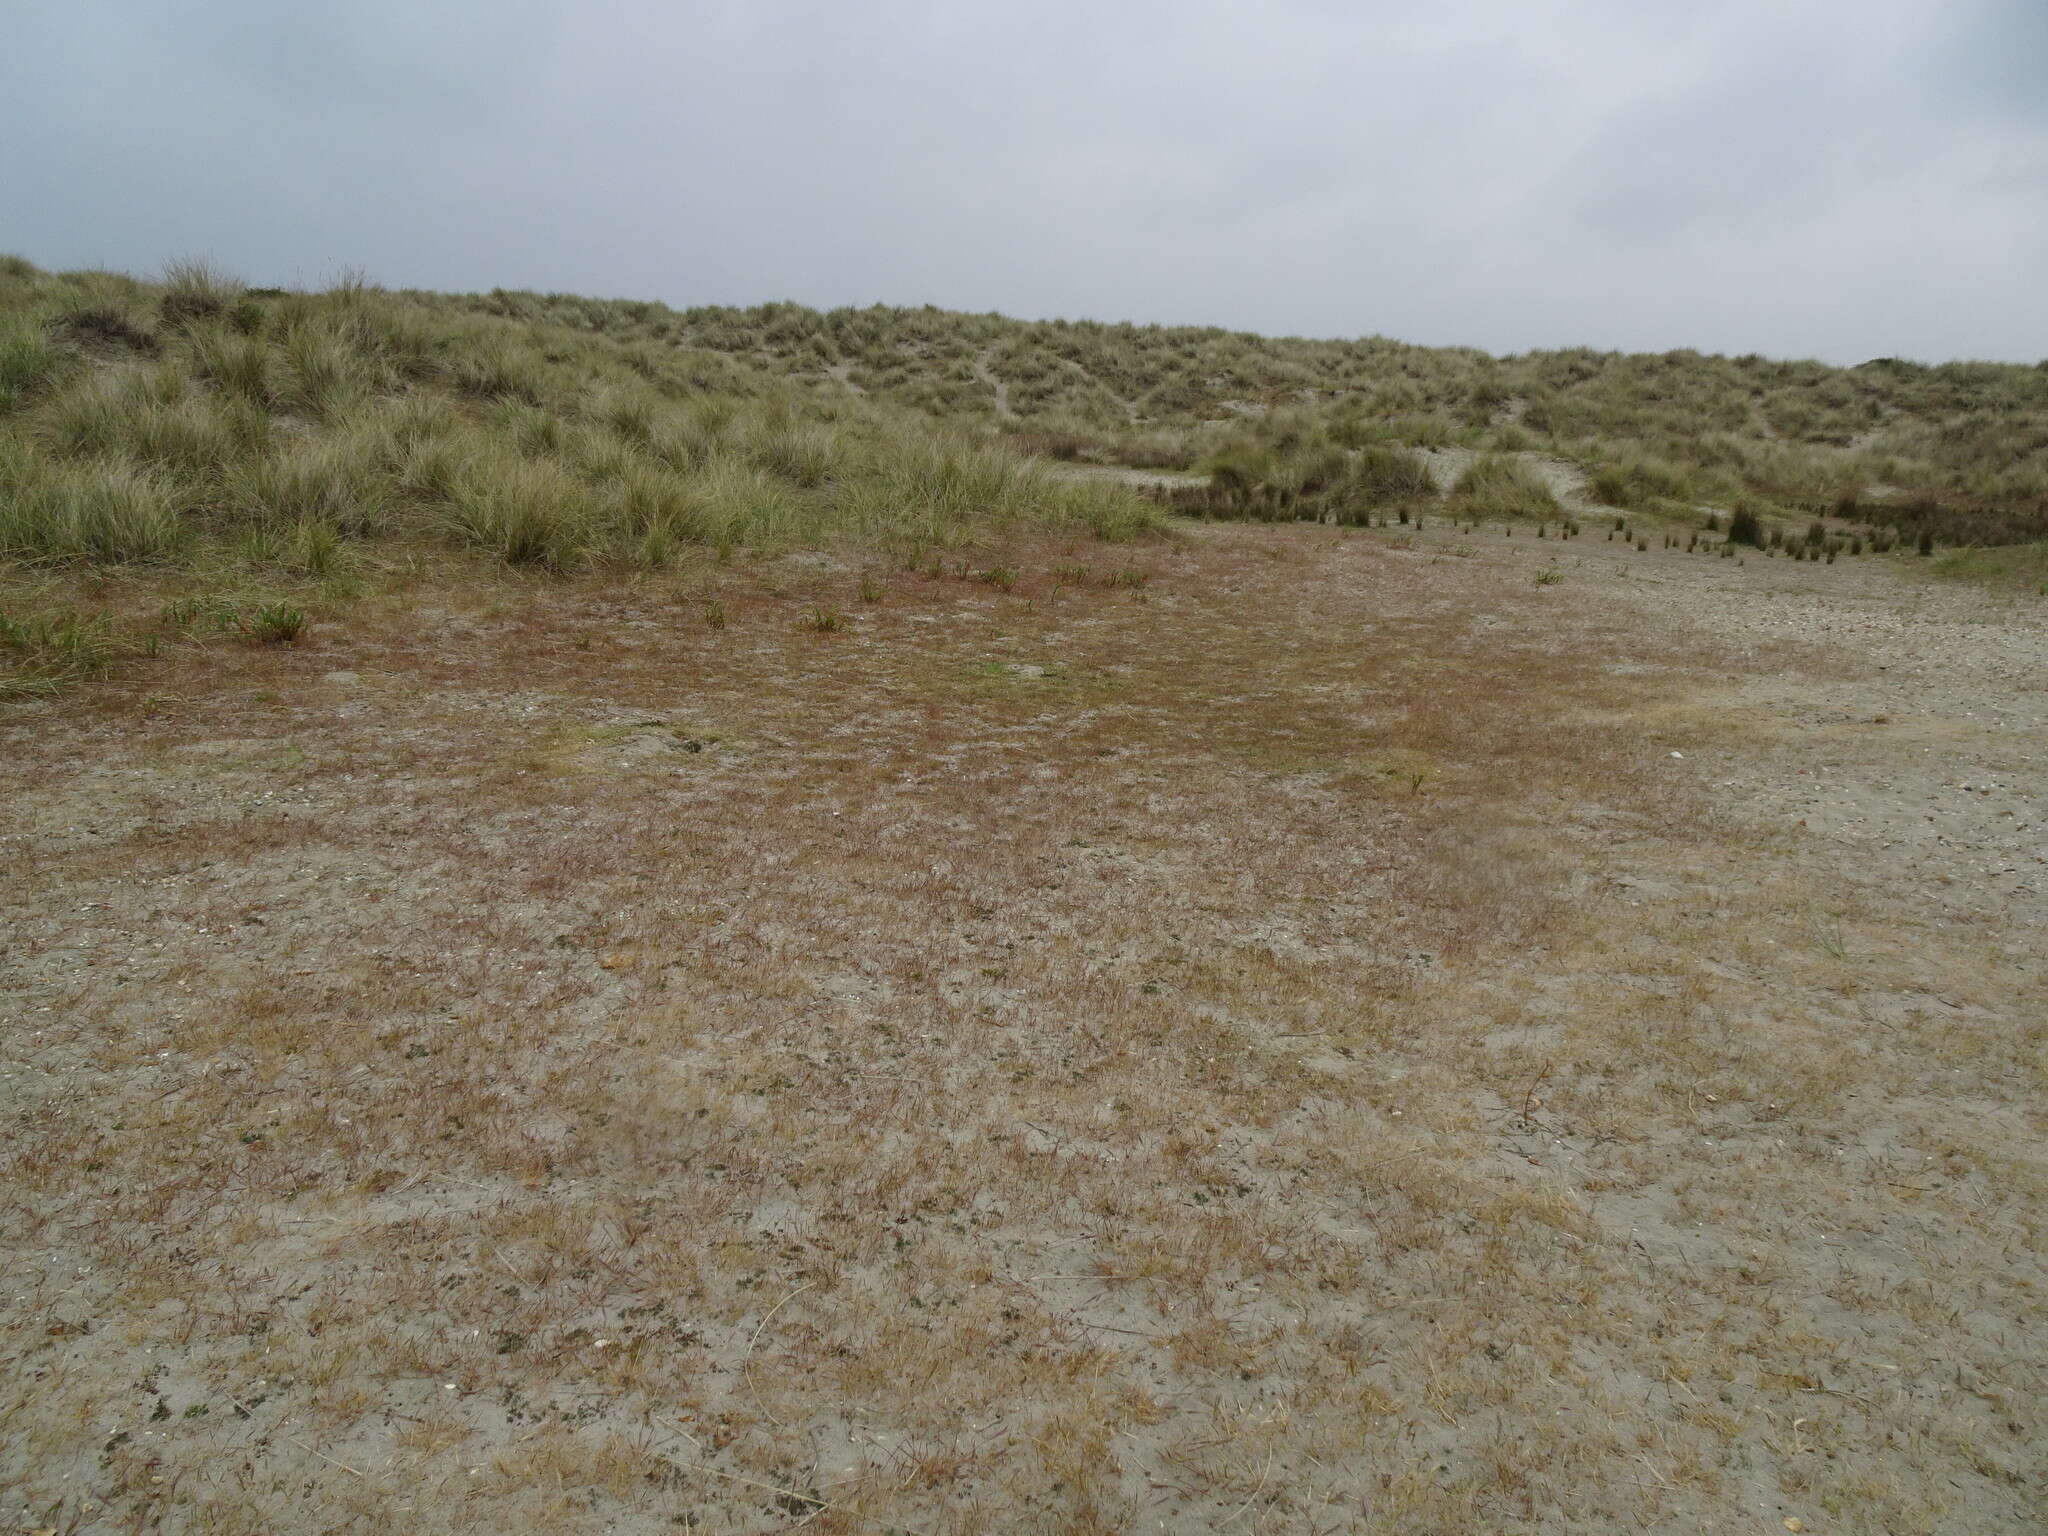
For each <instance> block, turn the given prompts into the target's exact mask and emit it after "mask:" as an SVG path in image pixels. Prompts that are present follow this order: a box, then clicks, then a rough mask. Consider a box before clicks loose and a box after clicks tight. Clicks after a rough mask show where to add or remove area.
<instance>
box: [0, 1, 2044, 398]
mask: <svg viewBox="0 0 2048 1536" xmlns="http://www.w3.org/2000/svg"><path fill="white" fill-rule="evenodd" d="M0 11H4V14H5V28H6V34H7V45H6V47H5V48H4V49H0V251H12V252H14V253H16V254H19V255H23V256H26V257H28V258H29V259H30V260H32V261H34V262H36V263H38V264H39V265H42V266H45V267H49V268H57V269H68V268H74V267H85V266H100V267H110V268H115V269H119V270H126V271H133V272H138V273H147V272H151V271H154V270H156V269H157V268H159V267H160V266H161V265H162V264H163V262H165V261H166V260H168V259H172V258H177V257H187V256H202V257H207V258H210V259H211V260H213V261H215V262H216V263H217V264H219V265H221V266H224V267H226V268H228V269H229V270H231V271H233V272H236V273H238V274H240V275H242V276H244V277H246V278H248V279H249V280H250V281H251V282H256V283H264V284H276V285H286V286H298V285H318V284H321V283H323V282H325V281H327V280H329V279H330V278H332V277H333V276H335V275H336V274H338V273H339V272H341V271H343V270H345V269H359V270H361V271H363V272H365V273H367V274H368V275H369V277H371V278H372V279H373V280H375V281H379V282H382V283H384V284H386V285H388V286H391V287H419V288H441V289H458V290H465V291H469V290H481V289H488V288H492V287H507V288H533V289H540V290H548V291H570V292H577V293H587V294H593V295H600V296H605V297H631V298H650V299H661V300H665V301H667V302H669V303H671V304H675V305H679V306H683V305H691V304H713V303H721V304H751V303H759V302H763V301H767V300H771V299H794V300H796V301H798V302H800V303H805V304H813V305H818V306H821V307H831V306H835V305H842V304H854V305H858V304H870V303H888V304H927V303H929V304H936V305H940V306H942V307H944V308H949V309H966V310H975V311H981V310H1000V311H1001V312H1003V313H1005V314H1011V315H1019V316H1028V317H1039V318H1049V317H1059V316H1065V317H1070V318H1082V317H1087V318H1093V319H1103V320H1140V321H1164V322H1174V323H1193V324H1207V325H1225V326H1231V327H1236V328H1242V329H1246V330H1256V331H1262V332H1266V333H1268V334H1291V335H1312V336H1359V335H1383V336H1392V337H1396V338H1399V339H1401V340H1405V341H1413V342H1421V343H1425V344H1431V345H1443V344H1459V345H1470V346H1479V347H1484V348H1486V349H1487V350H1489V351H1493V352H1514V351H1522V350H1526V349H1529V348H1534V347H1561V346H1594V347H1600V348H1623V349H1629V350H1663V349H1666V348H1671V347H1696V348H1699V349H1701V350H1704V351H1720V352H1732V353H1744V352H1761V353H1764V354H1767V355H1770V356H1778V357H1819V358H1823V359H1826V360H1828V361H1833V362H1840V363H1854V362H1861V361H1863V360H1865V359H1867V358H1872V357H1880V356H1899V357H1912V358H1918V359H1922V360H1926V361H1939V360H1945V359H1950V358H1960V357H1973V358H1991V359H2002V360H2013V361H2024V362H2033V361H2037V360H2040V359H2042V358H2048V0H1431V3H1430V4H1427V5H1422V4H1416V3H1415V0H1401V3H1381V0H1242V3H1221V0H1170V3H1154V0H1125V3H1121V4H1108V5H1105V4H1102V3H1101V0H1088V3H1081V0H1028V3H1014V4H1013V3H1001V0H989V3H975V0H610V3H607V4H603V5H592V4H587V3H586V4H581V5H577V4H570V3H566V0H349V3H345V4H344V3H341V0H314V3H309V4H299V5H293V4H284V3H280V0H64V3H61V4H59V3H54V0H51V3H31V0H4V3H0Z"/></svg>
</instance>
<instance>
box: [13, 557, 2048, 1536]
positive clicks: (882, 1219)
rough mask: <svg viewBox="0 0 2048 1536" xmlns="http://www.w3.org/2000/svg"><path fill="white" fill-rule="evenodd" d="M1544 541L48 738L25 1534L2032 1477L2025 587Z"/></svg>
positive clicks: (1108, 1523)
mask: <svg viewBox="0 0 2048 1536" xmlns="http://www.w3.org/2000/svg"><path fill="white" fill-rule="evenodd" d="M1527 532H1528V531H1527V530H1526V529H1524V530H1522V531H1521V532H1520V533H1518V534H1517V535H1515V536H1513V537H1507V536H1500V537H1493V536H1483V537H1474V538H1460V537H1456V536H1452V535H1448V534H1444V533H1441V532H1434V531H1433V532H1431V533H1429V534H1426V535H1422V536H1420V537H1417V536H1414V535H1411V534H1408V533H1405V532H1402V533H1395V532H1391V531H1386V530H1381V531H1373V532H1355V531H1354V532H1347V533H1339V532H1337V531H1335V530H1325V529H1312V528H1237V527H1209V528H1200V529H1194V530H1191V531H1190V532H1189V534H1188V535H1187V536H1186V537H1185V538H1183V539H1181V540H1179V541H1178V542H1177V543H1175V544H1173V545H1171V546H1169V547H1152V548H1140V549H1136V550H1127V551H1120V552H1109V553H1105V552H1103V551H1100V550H1087V549H1081V550H1071V551H1070V550H1050V549H1049V550H1042V551H1026V552H1023V553H1022V554H1018V555H1015V556H1011V557H1009V558H1011V559H1012V560H1013V562H1014V565H1015V568H1016V569H1017V570H1018V571H1019V572H1020V573H1021V576H1020V579H1019V581H1018V583H1017V584H1016V586H1015V587H1014V589H1013V590H1005V589H1004V588H1003V587H1002V586H1000V585H999V584H992V583H988V582H982V581H978V580H974V579H972V576H973V572H972V571H971V570H967V571H963V572H961V573H960V574H961V575H962V576H964V577H966V578H968V579H960V580H933V579H929V578H928V577H925V576H919V575H912V574H908V573H903V572H891V573H883V574H882V576H881V578H880V581H881V586H882V588H883V590H882V593H881V600H880V601H879V602H875V603H872V604H869V605H865V606H863V605H860V604H858V603H856V602H855V600H854V599H853V596H852V594H851V590H850V582H851V577H849V576H828V575H824V574H818V573H816V572H813V573H810V574H805V573H803V572H796V573H795V574H782V575H777V574H775V573H773V572H770V573H766V574H764V575H762V576H761V577H759V578H758V579H755V578H749V577H745V576H728V577H723V578H720V580H721V582H722V585H719V586H717V587H715V588H713V587H702V588H699V587H693V586H686V585H672V586H664V585H662V584H659V583H646V584H641V585H639V586H634V587H628V588H620V587H604V586H601V585H587V584H556V585H548V586H538V585H537V586H534V587H527V588H522V587H517V586H510V585H508V586H505V587H502V588H497V587H481V588H479V587H475V586H468V587H464V586H459V585H450V584H446V583H444V584H441V585H438V586H437V585H435V584H434V583H432V582H423V583H422V584H421V585H420V586H419V587H417V588H415V589H413V590H410V591H408V592H405V593H403V594H400V595H399V596H397V597H394V598H391V599H387V600H380V601H377V602H372V603H368V604H366V605H365V606H364V607H363V608H362V609H360V610H358V611H355V612H353V613H350V614H346V615H341V616H338V617H337V618H336V619H335V620H334V621H332V622H329V623H327V624H324V625H322V626H320V627H319V628H318V630H317V631H316V632H315V633H314V634H313V635H312V636H311V637H310V638H309V640H308V641H307V643H306V644H304V645H302V646H300V647H298V648H296V649H293V650H267V649H260V648H228V649H214V650H210V651H204V652H201V651H193V652H190V653H185V654H181V655H178V656H175V657H173V658H171V659H170V660H168V661H166V662H164V663H161V664H158V665H157V666H156V667H154V668H150V669H145V670H143V671H138V672H137V673H135V674H133V675H131V676H130V677H128V678H126V679H124V680H122V681H120V682H118V683H117V684H115V685H113V686H111V687H109V688H106V689H102V690H97V691H94V692H92V693H89V694H83V695H77V696H73V697H71V698H67V699H62V700H57V701H52V702H48V703H42V704H37V705H30V706H21V707H17V708H14V709H12V710H11V711H10V712H9V713H8V714H7V715H6V716H5V717H0V788H4V800H0V868H4V869H5V871H6V873H7V879H6V880H5V881H4V883H0V935H4V938H0V999H4V1010H5V1011H4V1022H5V1037H4V1038H5V1061H4V1064H0V1071H4V1073H5V1076H4V1078H0V1094H4V1096H5V1099H6V1101H7V1109H8V1116H7V1130H6V1141H5V1151H6V1156H7V1176H6V1205H5V1210H6V1212H7V1216H6V1220H7V1225H8V1228H9V1229H10V1231H11V1232H12V1233H13V1234H14V1240H13V1242H12V1243H11V1245H10V1249H9V1253H8V1256H7V1260H6V1273H5V1280H4V1284H5V1299H4V1308H0V1311H4V1322H5V1333H4V1335H0V1341H4V1350H5V1359H6V1367H7V1369H6V1377H7V1380H8V1382H9V1383H10V1385H9V1386H8V1388H7V1389H6V1396H5V1398H4V1399H0V1435H4V1439H0V1458H4V1459H0V1482H4V1484H5V1486H6V1488H7V1489H8V1490H9V1491H8V1493H7V1494H6V1503H5V1504H4V1505H0V1516H4V1517H5V1518H8V1519H11V1520H16V1521H18V1522H19V1523H20V1524H21V1526H22V1528H24V1529H55V1530H64V1531H73V1530H76V1531H100V1530H108V1531H115V1530H156V1529H161V1530H206V1531H210V1532H211V1531H244V1530H246V1531H251V1532H254V1531H274V1530H283V1529H293V1530H337V1531H338V1530H362V1531H367V1530H386V1529H400V1528H404V1529H410V1530H443V1529H446V1530H472V1529H473V1530H505V1529H547V1530H593V1531H596V1530H606V1531H656V1530H680V1529H688V1530H706V1531H714V1530H715V1531H772V1530H783V1529H791V1528H795V1527H798V1526H802V1527H805V1528H807V1529H811V1530H821V1531H839V1530H844V1531H853V1530H914V1531H957V1532H978V1531H988V1530H1045V1531H1075V1532H1083V1531H1112V1530H1114V1531H1132V1532H1137V1531H1183V1532H1195V1531H1220V1530H1230V1531H1264V1532H1279V1531H1302V1532H1309V1531H1314V1532H1335V1531H1387V1532H1393V1531H1403V1532H1408V1531H1479V1530H1502V1531H1507V1530H1513V1531H1542V1532H1566V1531H1586V1530H1599V1531H1609V1530H1612V1531H1658V1532H1663V1531H1670V1532H1679V1531H1684V1532H1695V1531H1702V1530H1721V1531H1731V1532H1733V1531H1777V1530H1785V1529H1803V1530H1807V1531H1814V1532H1821V1531H1831V1530H1832V1531H1843V1532H1849V1531H1857V1532H1864V1531H1885V1532H1956V1533H1966V1532H1988V1531H2020V1530H2028V1529H2037V1528H2039V1527H2040V1524H2041V1523H2042V1522H2043V1521H2044V1520H2048V1481H2044V1478H2043V1473H2042V1469H2043V1467H2044V1466H2048V1423H2044V1415H2043V1413H2042V1403H2043V1401H2044V1398H2043V1387H2044V1381H2043V1375H2044V1361H2048V1299H2044V1294H2043V1290H2042V1287H2043V1285H2044V1283H2048V1272H2044V1262H2043V1259H2044V1248H2043V1241H2042V1239H2043V1234H2042V1230H2041V1221H2042V1212H2043V1209H2044V1206H2043V1200H2044V1196H2048V1144H2044V1140H2043V1132H2044V1123H2043V1120H2044V1110H2043V1105H2044V1099H2043V1097H2042V1087H2043V1075H2044V1070H2048V978H2044V956H2043V946H2042V944H2041V934H2042V933H2043V931H2044V927H2048V904H2044V899H2043V894H2042V893H2043V883H2044V880H2048V834H2044V826H2048V805H2044V802H2043V788H2044V785H2048V773H2044V769H2048V624H2044V618H2043V614H2044V606H2043V605H2042V604H2040V603H2039V602H2016V601H2010V600H2005V599H2000V598H1996V597H1990V596H1986V595H1983V594H1981V593H1978V592H1974V591H1971V590H1966V589H1956V588H1944V587H1938V586H1935V585H1932V584H1928V583H1924V582H1920V581H1917V580H1913V579H1910V572H1909V574H1908V576H1906V577H1902V576H1901V575H1899V574H1898V573H1897V572H1896V570H1895V569H1894V568H1892V567H1889V566H1885V565H1881V564H1879V563H1877V562H1874V561H1871V562H1850V561H1844V562H1840V563H1838V564H1836V565H1833V566H1817V565H1810V564H1793V563H1791V562H1789V561H1764V560H1760V559H1757V558H1754V557H1752V558H1750V559H1748V560H1747V561H1746V562H1745V563H1744V564H1742V565H1740V566H1738V565H1737V564H1736V562H1734V561H1732V560H1726V561H1724V560H1717V559H1712V558H1708V557H1705V556H1687V555H1684V554H1682V553H1677V552H1666V551H1662V550H1653V551H1651V552H1649V553H1641V554H1639V553H1637V552H1636V551H1634V550H1633V549H1631V548H1629V547H1628V546H1626V545H1623V544H1620V543H1618V542H1607V541H1604V540H1602V539H1601V538H1600V536H1599V535H1598V534H1589V535H1587V536H1585V537H1582V538H1581V539H1579V540H1576V541H1572V542H1570V543H1566V544H1559V543H1557V542H1555V541H1537V540H1534V539H1532V538H1529V537H1528V536H1527ZM1084 567H1085V568H1086V569H1085V570H1084V569H1083V568H1084ZM1116 568H1125V569H1130V570H1132V571H1134V572H1135V573H1136V576H1134V577H1133V578H1131V579H1130V580H1124V581H1121V582H1114V581H1112V580H1111V575H1110V573H1111V572H1112V570H1113V569H1116ZM1545 572H1555V577H1554V579H1545V580H1540V581H1539V579H1538V577H1539V574H1540V573H1545ZM1138 578H1143V585H1133V582H1134V581H1135V580H1137V579H1138ZM834 583H836V585H834ZM713 601H715V602H717V603H719V604H720V605H721V607H720V609H719V610H718V611H719V613H720V614H721V615H722V616H724V617H725V622H724V623H723V624H720V625H716V626H714V625H713V624H711V623H709V622H707V621H706V617H705V615H706V614H707V612H709V611H710V610H709V609H707V607H706V604H707V603H709V602H713ZM832 602H836V603H839V604H842V605H844V607H845V608H846V610H847V612H846V616H845V617H846V623H845V625H844V627H843V628H842V629H840V630H838V631H836V632H828V633H818V632H813V631H812V630H810V629H807V628H806V627H805V624H804V615H805V614H807V613H812V612H815V611H816V610H817V608H818V606H819V605H820V604H824V603H832Z"/></svg>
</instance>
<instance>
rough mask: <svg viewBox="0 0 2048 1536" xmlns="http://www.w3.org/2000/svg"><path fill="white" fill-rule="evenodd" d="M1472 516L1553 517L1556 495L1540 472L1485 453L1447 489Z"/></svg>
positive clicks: (1525, 465)
mask: <svg viewBox="0 0 2048 1536" xmlns="http://www.w3.org/2000/svg"><path fill="white" fill-rule="evenodd" d="M1451 493H1452V494H1453V495H1454V496H1456V497H1457V498H1458V499H1459V500H1460V501H1461V502H1463V503H1464V505H1465V507H1466V508H1467V509H1468V510H1469V511H1470V512H1471V513H1472V514H1474V515H1477V516H1481V517H1534V518H1544V517H1555V516H1557V515H1558V513H1559V511H1560V510H1561V509H1560V507H1559V506H1558V501H1557V495H1556V493H1555V492H1554V491H1552V490H1551V488H1550V485H1549V482H1548V481H1546V480H1545V479H1544V478H1543V476H1542V475H1541V473H1539V472H1538V471H1537V470H1536V469H1535V468H1533V467H1532V466H1531V465H1529V464H1528V463H1527V462H1526V461H1524V460H1521V459H1511V458H1507V457H1505V456H1503V455H1500V454H1485V455H1482V456H1481V457H1479V458H1477V459H1474V460H1473V461H1472V463H1471V464H1470V465H1469V466H1467V467H1466V469H1465V471H1464V473H1462V474H1460V475H1459V476H1458V478H1457V480H1456V481H1455V482H1454V483H1453V484H1452V486H1451Z"/></svg>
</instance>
